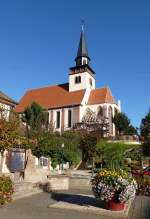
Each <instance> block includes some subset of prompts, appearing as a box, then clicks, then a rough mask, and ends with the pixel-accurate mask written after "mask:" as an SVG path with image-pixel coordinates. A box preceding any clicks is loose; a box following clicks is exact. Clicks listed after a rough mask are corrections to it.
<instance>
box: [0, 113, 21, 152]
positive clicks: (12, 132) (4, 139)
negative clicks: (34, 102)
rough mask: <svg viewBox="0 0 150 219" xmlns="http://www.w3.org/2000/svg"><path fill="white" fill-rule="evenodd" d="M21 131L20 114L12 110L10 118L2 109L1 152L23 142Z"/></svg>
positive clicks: (0, 116)
mask: <svg viewBox="0 0 150 219" xmlns="http://www.w3.org/2000/svg"><path fill="white" fill-rule="evenodd" d="M19 133H20V119H19V116H18V114H17V113H15V112H14V111H13V110H12V111H11V112H10V116H9V119H6V117H5V116H4V114H3V110H1V109H0V152H3V151H4V150H5V149H8V148H10V147H13V146H16V145H17V144H18V143H21V140H23V139H21V137H20V135H19Z"/></svg>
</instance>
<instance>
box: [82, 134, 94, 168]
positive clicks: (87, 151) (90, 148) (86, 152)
mask: <svg viewBox="0 0 150 219" xmlns="http://www.w3.org/2000/svg"><path fill="white" fill-rule="evenodd" d="M96 143H97V137H96V135H94V134H93V133H88V132H84V133H82V134H81V138H80V148H81V150H82V161H83V163H84V166H85V165H86V162H87V161H91V160H92V161H93V158H94V157H96Z"/></svg>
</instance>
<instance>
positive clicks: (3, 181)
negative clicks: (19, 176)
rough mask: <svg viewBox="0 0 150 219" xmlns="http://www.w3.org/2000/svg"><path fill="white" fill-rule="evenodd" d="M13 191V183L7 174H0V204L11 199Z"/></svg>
mask: <svg viewBox="0 0 150 219" xmlns="http://www.w3.org/2000/svg"><path fill="white" fill-rule="evenodd" d="M13 192H14V189H13V183H12V181H11V179H10V178H9V177H7V176H0V205H4V204H6V203H8V202H10V201H11V200H12V194H13Z"/></svg>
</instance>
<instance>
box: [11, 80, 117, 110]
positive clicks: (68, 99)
mask: <svg viewBox="0 0 150 219" xmlns="http://www.w3.org/2000/svg"><path fill="white" fill-rule="evenodd" d="M84 94H85V90H79V91H73V92H69V84H68V83H66V84H60V85H56V86H49V87H43V88H39V89H32V90H29V91H27V92H26V93H25V95H24V96H23V97H22V99H21V100H20V102H19V104H18V105H17V106H16V108H15V110H16V111H17V112H19V113H21V112H24V110H25V109H26V108H27V106H29V105H31V104H32V102H37V103H39V104H40V105H41V106H42V107H44V108H46V109H55V108H62V107H67V106H78V105H80V104H81V103H82V100H83V97H84ZM100 103H116V102H115V99H114V97H113V96H112V93H111V91H110V89H109V88H107V87H104V88H99V89H95V90H91V93H90V97H89V100H88V103H87V104H88V105H94V104H100Z"/></svg>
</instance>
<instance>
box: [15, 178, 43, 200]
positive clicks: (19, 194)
mask: <svg viewBox="0 0 150 219" xmlns="http://www.w3.org/2000/svg"><path fill="white" fill-rule="evenodd" d="M14 190H15V192H14V194H13V197H12V198H13V200H17V199H20V198H23V197H27V196H30V195H33V194H37V193H40V192H43V189H42V188H39V184H38V183H32V182H18V183H15V184H14Z"/></svg>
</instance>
